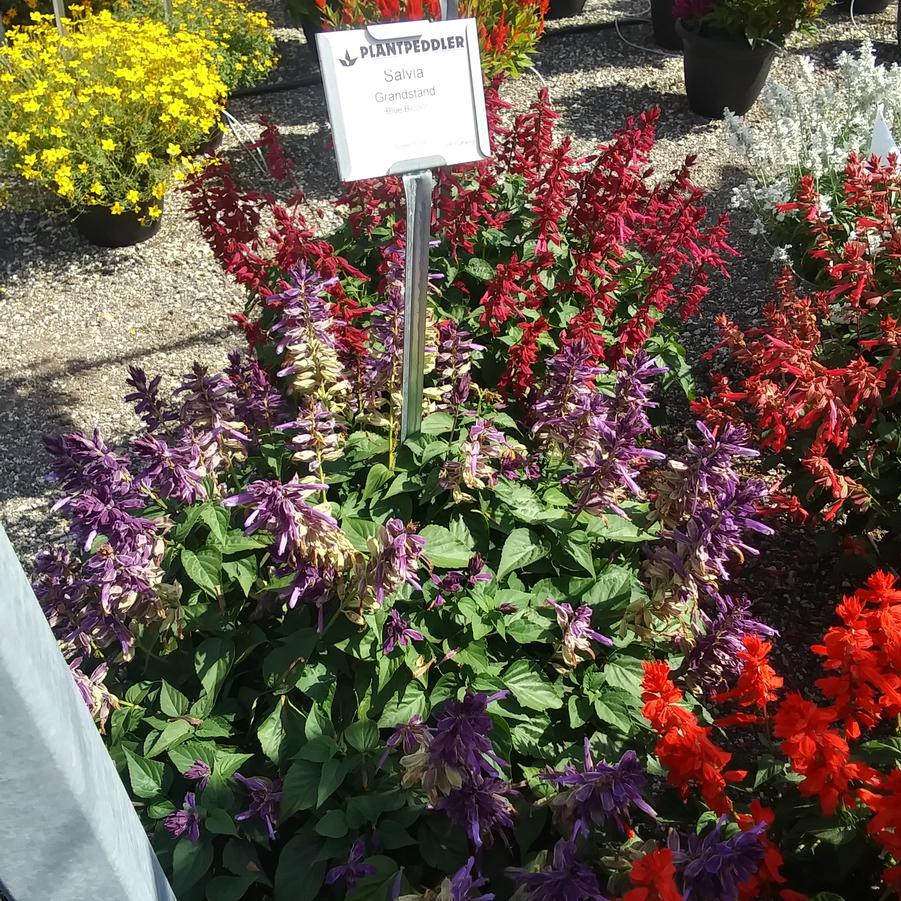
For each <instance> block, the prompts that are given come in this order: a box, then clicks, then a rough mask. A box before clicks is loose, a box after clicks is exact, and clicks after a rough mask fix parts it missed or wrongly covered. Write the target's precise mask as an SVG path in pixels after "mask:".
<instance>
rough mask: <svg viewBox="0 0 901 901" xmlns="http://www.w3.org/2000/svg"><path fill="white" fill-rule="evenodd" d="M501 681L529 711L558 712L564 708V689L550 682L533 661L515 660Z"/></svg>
mask: <svg viewBox="0 0 901 901" xmlns="http://www.w3.org/2000/svg"><path fill="white" fill-rule="evenodd" d="M501 681H502V682H503V683H504V685H505V686H506V688H508V689H509V690H510V692H511V694H512V695H513V697H514V698H516V700H517V701H518V702H519V703H520V704H521V705H522V706H523V707H527V708H528V709H529V710H538V711H542V710H556V709H557V708H559V707H562V706H563V689H562V687H561V686H560V685H559V684H558V683H555V682H550V681H548V679H547V678H546V677H545V675H544V673H543V672H542V671H541V668H540V667H539V666H538V664H537V663H534V662H533V661H531V660H527V659H522V658H520V659H519V660H514V661H513V663H511V664H510V666H508V667H507V669H506V670H504V672H503V673H502V674H501Z"/></svg>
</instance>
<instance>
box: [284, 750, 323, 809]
mask: <svg viewBox="0 0 901 901" xmlns="http://www.w3.org/2000/svg"><path fill="white" fill-rule="evenodd" d="M321 771H322V766H321V764H318V763H313V762H312V761H310V760H295V761H294V763H292V764H291V766H289V767H288V772H287V773H285V781H284V785H283V786H282V803H281V807H280V811H281V820H282V821H284V820H286V819H288V817H290V816H291V815H292V814H294V813H297V811H298V810H312V809H313V807H315V805H316V796H317V793H318V791H319V775H320V773H321Z"/></svg>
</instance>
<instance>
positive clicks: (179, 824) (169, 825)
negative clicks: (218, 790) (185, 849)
mask: <svg viewBox="0 0 901 901" xmlns="http://www.w3.org/2000/svg"><path fill="white" fill-rule="evenodd" d="M163 825H164V826H165V827H166V829H167V831H169V832H171V833H172V835H173V836H175V838H180V837H181V836H183V835H184V836H186V837H187V838H188V840H189V841H192V842H196V841H198V840H199V839H200V814H199V813H198V812H197V798H196V796H195V795H194V792H188V793H187V794H186V795H185V800H184V804H183V805H182V809H181V810H176V811H175V813H170V814H169V816H167V817H166V819H165V820H164V821H163Z"/></svg>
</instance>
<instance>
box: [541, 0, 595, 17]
mask: <svg viewBox="0 0 901 901" xmlns="http://www.w3.org/2000/svg"><path fill="white" fill-rule="evenodd" d="M585 2H586V0H551V2H550V5H549V6H548V10H547V15H546V16H545V19H571V18H572V17H573V16H581V15H582V10H583V9H585Z"/></svg>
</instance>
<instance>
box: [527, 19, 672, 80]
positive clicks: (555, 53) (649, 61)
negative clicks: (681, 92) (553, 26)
mask: <svg viewBox="0 0 901 901" xmlns="http://www.w3.org/2000/svg"><path fill="white" fill-rule="evenodd" d="M620 31H621V33H622V38H621V37H620V36H619V35H618V34H617V33H616V31H615V29H613V28H612V27H611V28H605V29H604V30H602V31H587V32H581V33H577V34H569V35H561V36H560V37H555V36H552V35H550V36H548V37H546V38H544V39H543V40H542V41H541V43H540V44H539V45H538V47H539V54H538V57H537V59H536V63H535V66H536V68H537V69H538V71H539V72H541V74H542V75H543V76H545V77H546V78H552V77H554V76H556V75H565V74H567V73H580V72H584V71H585V70H586V69H589V70H590V71H593V72H594V71H600V70H603V69H606V68H610V69H632V68H635V67H636V56H637V55H638V54H641V67H642V68H643V69H660V68H662V67H663V66H664V65H665V63H666V61H667V60H668V58H669V57H668V56H662V55H659V54H657V53H655V52H653V51H656V50H659V49H660V48H658V47H657V45H656V44H655V43H654V38H653V35H652V33H651V26H650V24H648V25H632V26H623V27H621V29H620ZM626 41H631V42H632V43H633V44H637V45H638V47H637V48H636V47H630V46H629V44H627V43H626ZM642 49H648V50H651V51H652V52H650V53H645V54H642V53H641V50H642Z"/></svg>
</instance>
